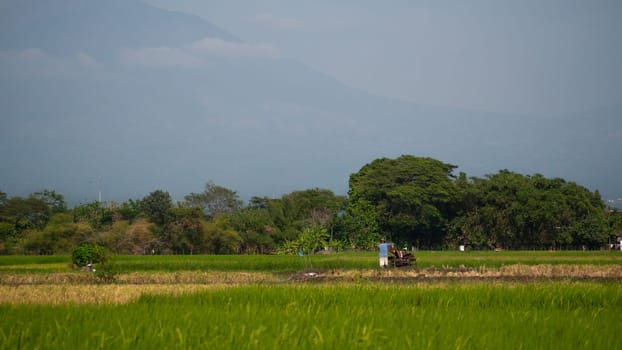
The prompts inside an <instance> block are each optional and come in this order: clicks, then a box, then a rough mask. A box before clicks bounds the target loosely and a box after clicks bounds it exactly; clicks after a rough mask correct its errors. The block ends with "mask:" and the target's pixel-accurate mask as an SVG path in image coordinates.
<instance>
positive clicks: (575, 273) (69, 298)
mask: <svg viewBox="0 0 622 350" xmlns="http://www.w3.org/2000/svg"><path fill="white" fill-rule="evenodd" d="M504 277H505V278H518V279H520V278H536V279H544V280H546V279H549V278H597V279H598V278H613V279H622V265H522V264H517V265H508V266H503V267H501V268H499V269H487V268H484V267H481V268H478V269H468V268H464V267H460V268H427V269H419V270H414V269H413V270H411V269H386V270H384V269H369V270H317V271H303V272H300V273H297V274H293V275H292V274H290V275H285V274H271V273H266V272H198V271H180V272H167V273H165V272H162V273H146V272H142V273H130V274H121V275H118V276H117V277H116V281H115V283H111V284H102V283H98V282H99V281H98V280H97V278H96V276H95V275H94V274H92V273H86V272H69V273H50V274H20V273H14V274H0V304H48V305H58V304H70V303H75V304H123V303H129V302H131V301H134V300H136V299H138V298H139V297H140V296H141V295H143V294H173V295H175V294H184V293H194V292H198V291H201V290H208V289H213V288H228V287H232V286H240V285H250V284H281V283H297V282H306V281H314V280H316V281H321V282H327V283H329V282H342V283H352V282H359V281H363V280H370V281H378V282H382V281H383V280H386V281H390V280H393V279H403V280H406V281H408V280H412V281H413V282H416V283H418V284H419V283H424V282H425V281H426V280H434V279H438V278H441V279H443V280H444V281H447V280H449V281H451V280H455V281H459V280H460V279H473V278H475V279H484V280H485V279H487V278H490V279H491V280H492V279H495V278H504Z"/></svg>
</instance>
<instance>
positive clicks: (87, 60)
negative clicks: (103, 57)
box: [76, 52, 99, 68]
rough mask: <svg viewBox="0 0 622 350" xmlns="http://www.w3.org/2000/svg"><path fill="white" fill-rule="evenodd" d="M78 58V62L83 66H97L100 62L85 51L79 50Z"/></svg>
mask: <svg viewBox="0 0 622 350" xmlns="http://www.w3.org/2000/svg"><path fill="white" fill-rule="evenodd" d="M76 60H77V61H78V63H79V64H80V65H81V66H83V67H89V68H90V67H97V66H98V65H99V64H98V63H97V60H96V59H95V58H93V56H91V55H89V54H87V53H84V52H78V53H77V54H76Z"/></svg>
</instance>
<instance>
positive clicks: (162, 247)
mask: <svg viewBox="0 0 622 350" xmlns="http://www.w3.org/2000/svg"><path fill="white" fill-rule="evenodd" d="M455 169H456V166H454V165H451V164H447V163H444V162H441V161H439V160H436V159H432V158H424V157H415V156H411V155H404V156H401V157H398V158H396V159H389V158H380V159H376V160H374V161H372V162H371V163H369V164H366V165H365V166H363V167H362V168H361V169H360V170H359V171H358V172H357V173H354V174H352V175H351V176H350V179H349V191H348V195H347V196H340V195H336V194H334V193H333V192H332V191H330V190H326V189H318V188H316V189H308V190H301V191H294V192H292V193H289V194H285V195H283V196H281V197H280V198H268V197H253V198H251V199H250V200H249V201H248V203H244V202H243V201H242V200H241V199H240V198H239V196H238V195H237V193H236V192H235V191H233V190H231V189H228V188H225V187H222V186H219V185H217V184H214V183H213V182H207V183H206V184H205V188H204V189H203V190H202V191H201V192H197V193H190V194H188V195H186V196H185V197H184V200H183V201H178V202H173V200H172V198H171V195H170V194H169V193H168V192H166V191H162V190H155V191H153V192H151V193H149V194H148V195H146V196H145V197H144V198H140V199H129V200H127V201H125V202H122V203H114V202H112V203H100V202H91V203H84V204H80V205H77V206H75V207H73V208H68V207H67V205H66V203H65V201H64V197H63V195H62V194H59V193H56V192H55V191H53V190H44V191H39V192H35V193H32V194H31V195H29V196H27V197H19V196H13V197H8V196H7V194H6V193H4V192H1V191H0V254H66V253H70V252H71V251H72V249H74V248H75V247H77V246H79V245H81V244H84V243H91V244H97V245H100V246H103V247H106V248H107V249H108V250H110V251H111V252H113V253H116V254H268V253H299V252H303V253H305V254H308V253H316V252H319V251H322V250H333V251H339V250H344V249H362V250H366V249H373V248H374V247H375V246H376V244H377V242H378V241H379V240H380V239H381V238H384V239H387V240H391V241H393V242H395V243H396V244H399V245H400V246H405V247H416V248H420V249H456V248H457V247H458V246H459V245H463V246H466V247H469V248H471V249H497V248H503V249H581V248H584V249H600V248H603V247H607V246H608V244H609V243H612V242H613V241H614V239H615V235H616V233H618V232H620V231H622V215H620V213H619V212H617V211H615V210H613V209H611V208H607V207H606V206H605V204H604V203H603V201H602V199H601V197H600V194H599V193H598V191H595V192H591V191H590V190H588V189H586V188H584V187H582V186H580V185H578V184H576V183H574V182H570V181H566V180H563V179H560V178H554V179H549V178H545V177H544V176H542V175H539V174H535V175H522V174H518V173H515V172H511V171H509V170H501V171H499V172H498V173H496V174H492V175H487V176H485V177H483V178H478V177H470V178H469V177H467V176H466V174H464V173H460V174H458V175H457V176H456V175H454V170H455Z"/></svg>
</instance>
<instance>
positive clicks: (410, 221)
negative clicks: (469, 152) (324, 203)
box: [349, 155, 456, 247]
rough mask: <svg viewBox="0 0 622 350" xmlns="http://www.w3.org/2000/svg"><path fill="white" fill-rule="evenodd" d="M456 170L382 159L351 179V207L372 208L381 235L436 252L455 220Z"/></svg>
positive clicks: (427, 161) (411, 159)
mask: <svg viewBox="0 0 622 350" xmlns="http://www.w3.org/2000/svg"><path fill="white" fill-rule="evenodd" d="M455 168H456V166H454V165H451V164H447V163H443V162H441V161H439V160H436V159H432V158H423V157H415V156H412V155H403V156H401V157H398V158H396V159H389V158H381V159H376V160H374V161H372V162H371V163H369V164H367V165H365V166H363V167H362V168H361V170H360V171H359V172H357V173H355V174H352V175H351V176H350V190H349V194H350V206H351V207H352V206H361V201H365V202H367V203H369V204H371V205H372V206H373V207H374V208H375V210H376V212H377V215H378V224H379V228H380V230H381V233H382V234H383V235H384V236H386V238H388V239H391V240H393V241H396V242H400V243H405V244H409V245H410V244H412V245H418V246H426V247H434V246H438V245H440V244H441V242H442V239H443V236H444V233H445V228H446V227H445V226H446V223H447V222H448V220H449V219H451V203H452V201H453V200H454V198H455V195H456V189H455V186H454V183H453V175H452V172H453V171H454V169H455Z"/></svg>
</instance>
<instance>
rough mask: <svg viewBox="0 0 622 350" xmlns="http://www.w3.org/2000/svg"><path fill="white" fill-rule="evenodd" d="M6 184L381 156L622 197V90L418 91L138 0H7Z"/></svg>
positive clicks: (100, 181) (1, 57)
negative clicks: (437, 101) (531, 100)
mask: <svg viewBox="0 0 622 350" xmlns="http://www.w3.org/2000/svg"><path fill="white" fill-rule="evenodd" d="M0 80H1V82H0V116H1V126H2V127H1V128H0V129H1V130H0V154H1V159H0V190H2V191H4V192H7V193H9V194H14V195H25V194H28V193H30V192H33V191H36V190H40V189H43V188H48V189H54V190H56V191H57V192H59V193H62V194H64V195H65V196H66V197H67V199H68V200H69V201H70V203H74V204H75V203H79V202H86V201H91V200H94V199H96V198H97V197H96V196H97V193H98V190H101V191H102V192H103V199H104V200H117V201H119V200H125V199H128V198H138V197H142V196H144V195H146V194H148V193H149V192H150V191H153V190H156V189H164V190H168V191H170V192H171V193H172V194H173V196H174V197H175V198H178V199H179V198H182V197H183V196H184V195H185V194H188V193H190V192H198V191H201V190H202V188H203V184H204V183H205V182H206V181H208V180H212V181H214V182H216V183H218V184H220V185H223V186H226V187H228V188H232V189H234V190H237V191H238V193H239V194H240V195H241V196H242V197H243V198H248V197H250V196H264V195H265V196H279V195H281V194H283V193H287V192H290V191H293V190H300V189H306V188H314V187H321V188H328V189H331V190H333V191H335V192H336V193H340V194H345V193H346V192H347V189H348V184H347V182H348V177H349V175H350V174H351V173H353V172H356V171H358V170H359V169H360V168H361V167H362V166H363V165H365V164H366V163H368V162H370V161H372V160H373V159H375V158H379V157H397V156H399V155H401V154H413V155H417V156H430V157H433V158H437V159H439V160H441V161H444V162H448V163H452V164H455V165H457V166H458V167H459V168H458V171H465V172H466V173H467V175H470V176H483V175H485V174H490V173H495V172H497V171H498V170H500V169H510V170H513V171H517V172H520V173H524V174H533V173H541V174H543V175H545V176H547V177H562V178H564V179H566V180H569V181H575V182H577V183H579V184H581V185H583V186H586V187H588V188H590V189H592V190H599V191H600V192H601V193H602V194H603V196H604V197H605V198H618V197H622V182H620V181H619V175H620V174H622V162H620V161H619V160H620V149H622V147H621V144H622V118H621V117H622V115H621V114H622V104H620V105H611V106H603V108H601V109H598V110H588V111H577V112H576V113H574V114H572V115H566V116H538V117H534V116H522V115H508V114H500V113H492V112H485V111H475V110H457V109H452V108H446V107H442V106H428V105H418V104H413V103H410V102H406V101H401V100H398V99H393V98H388V97H383V96H377V95H374V94H371V93H369V92H366V91H363V90H359V89H355V88H352V87H349V86H346V85H344V84H342V83H340V82H339V81H337V80H336V79H334V78H332V77H331V76H328V75H326V74H323V73H322V72H318V71H316V70H314V69H313V68H310V67H309V66H307V65H305V64H304V63H302V62H300V61H297V60H293V59H289V58H287V57H286V55H285V54H283V53H282V52H280V50H279V49H278V48H275V47H272V46H269V45H260V44H254V43H248V42H245V41H244V40H243V38H237V37H235V36H234V35H231V34H229V33H227V31H226V30H224V29H221V28H218V27H217V26H215V25H213V24H211V23H209V22H208V21H207V20H205V19H203V18H200V17H197V16H193V15H190V14H184V13H179V12H171V11H166V10H162V9H159V8H155V7H152V6H150V5H147V4H144V3H141V2H138V1H133V0H107V1H90V0H64V1H62V2H52V1H50V2H47V1H36V0H20V1H14V0H10V1H2V2H0Z"/></svg>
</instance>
